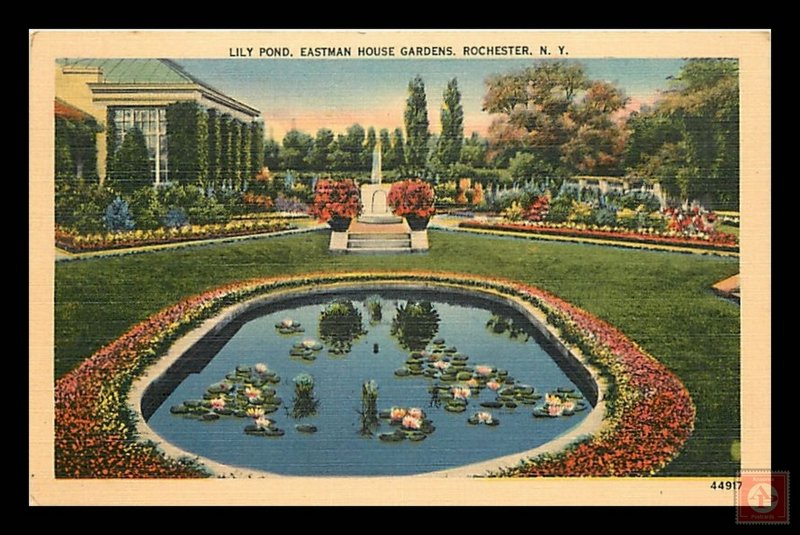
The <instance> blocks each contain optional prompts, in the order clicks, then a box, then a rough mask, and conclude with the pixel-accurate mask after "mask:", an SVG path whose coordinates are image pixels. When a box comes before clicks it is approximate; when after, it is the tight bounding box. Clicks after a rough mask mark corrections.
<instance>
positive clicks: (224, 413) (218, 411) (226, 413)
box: [214, 407, 233, 416]
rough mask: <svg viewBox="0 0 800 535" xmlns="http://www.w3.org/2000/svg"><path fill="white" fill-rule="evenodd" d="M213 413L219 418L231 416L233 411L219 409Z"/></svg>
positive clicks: (224, 408)
mask: <svg viewBox="0 0 800 535" xmlns="http://www.w3.org/2000/svg"><path fill="white" fill-rule="evenodd" d="M214 412H216V413H217V414H219V415H221V416H230V415H232V414H233V410H232V409H229V408H227V407H223V408H221V409H214Z"/></svg>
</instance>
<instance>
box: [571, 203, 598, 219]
mask: <svg viewBox="0 0 800 535" xmlns="http://www.w3.org/2000/svg"><path fill="white" fill-rule="evenodd" d="M567 219H568V220H569V221H572V222H574V223H582V224H589V223H591V222H592V205H591V204H589V203H587V202H577V201H573V202H572V207H571V209H570V213H569V216H568V217H567Z"/></svg>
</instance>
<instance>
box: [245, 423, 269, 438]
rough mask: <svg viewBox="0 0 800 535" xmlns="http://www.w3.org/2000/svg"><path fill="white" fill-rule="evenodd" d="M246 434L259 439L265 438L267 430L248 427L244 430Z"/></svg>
mask: <svg viewBox="0 0 800 535" xmlns="http://www.w3.org/2000/svg"><path fill="white" fill-rule="evenodd" d="M244 433H245V434H246V435H253V436H257V437H263V436H265V435H266V434H267V430H266V429H264V428H263V427H258V426H257V425H248V426H245V428H244Z"/></svg>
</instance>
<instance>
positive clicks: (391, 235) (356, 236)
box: [347, 232, 411, 240]
mask: <svg viewBox="0 0 800 535" xmlns="http://www.w3.org/2000/svg"><path fill="white" fill-rule="evenodd" d="M347 238H348V239H349V240H410V239H411V234H409V233H408V232H380V233H378V232H375V233H367V232H351V233H349V234H348V235H347Z"/></svg>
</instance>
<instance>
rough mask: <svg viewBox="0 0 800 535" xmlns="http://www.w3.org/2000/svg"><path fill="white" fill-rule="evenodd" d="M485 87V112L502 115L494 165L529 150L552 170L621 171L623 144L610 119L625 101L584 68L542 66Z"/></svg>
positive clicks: (494, 138) (494, 134) (493, 133)
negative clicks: (590, 77)
mask: <svg viewBox="0 0 800 535" xmlns="http://www.w3.org/2000/svg"><path fill="white" fill-rule="evenodd" d="M486 86H487V92H486V96H485V98H484V103H483V109H484V111H487V112H489V113H493V114H497V115H498V117H497V118H496V119H495V120H494V121H493V123H492V125H491V127H490V130H489V135H490V141H491V150H490V153H489V157H490V158H491V159H493V160H494V161H495V163H497V164H501V165H502V164H504V163H505V162H507V161H509V160H510V158H511V157H512V156H513V155H514V154H515V153H516V152H518V151H519V150H524V151H526V152H530V153H532V154H533V155H534V156H536V158H537V160H539V161H541V162H543V163H545V164H547V165H549V166H550V167H552V168H553V169H558V168H562V169H564V170H568V171H573V172H574V171H583V172H607V171H608V170H609V169H613V168H615V166H617V165H618V162H619V157H620V152H621V150H622V143H621V141H623V142H624V138H622V137H621V132H620V130H619V127H618V126H617V125H616V124H615V123H614V121H613V120H612V119H611V116H612V114H613V113H614V112H615V111H617V110H619V109H620V108H621V107H622V106H624V105H625V102H626V98H625V97H624V95H623V94H622V92H621V91H620V90H619V89H617V88H616V87H614V86H613V85H611V84H608V83H606V82H593V81H592V80H590V79H589V78H588V77H587V76H586V73H585V72H584V68H583V66H582V65H580V64H570V63H565V62H554V63H551V62H546V63H541V64H538V65H535V66H533V67H529V68H526V69H523V70H521V71H515V72H512V73H509V74H502V75H496V76H492V77H490V78H489V79H488V80H487V82H486ZM579 97H581V98H579Z"/></svg>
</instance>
